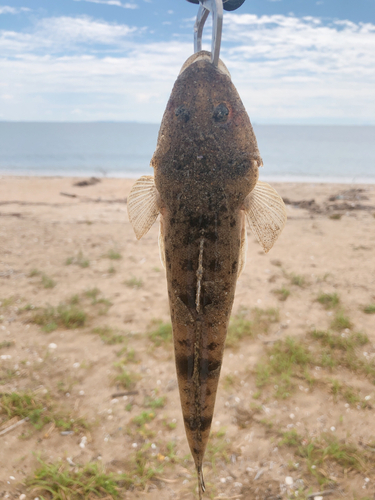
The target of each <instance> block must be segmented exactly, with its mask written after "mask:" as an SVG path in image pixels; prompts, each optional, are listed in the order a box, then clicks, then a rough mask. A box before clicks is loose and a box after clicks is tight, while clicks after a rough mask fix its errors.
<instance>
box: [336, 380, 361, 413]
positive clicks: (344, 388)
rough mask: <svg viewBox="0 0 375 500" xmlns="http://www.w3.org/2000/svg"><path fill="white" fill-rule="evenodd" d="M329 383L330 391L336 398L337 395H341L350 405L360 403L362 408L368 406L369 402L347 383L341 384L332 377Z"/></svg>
mask: <svg viewBox="0 0 375 500" xmlns="http://www.w3.org/2000/svg"><path fill="white" fill-rule="evenodd" d="M330 383H331V387H330V390H331V393H332V394H333V396H334V397H335V398H336V397H337V396H341V397H342V398H343V399H345V401H346V402H347V403H349V404H351V405H353V406H354V405H355V406H358V405H360V406H361V407H362V408H367V407H369V406H370V405H369V403H368V402H367V401H365V400H364V399H363V398H362V397H361V396H360V394H359V392H358V391H357V390H355V389H354V388H353V387H350V386H349V385H347V384H342V383H341V382H339V381H338V380H335V379H332V380H331V381H330Z"/></svg>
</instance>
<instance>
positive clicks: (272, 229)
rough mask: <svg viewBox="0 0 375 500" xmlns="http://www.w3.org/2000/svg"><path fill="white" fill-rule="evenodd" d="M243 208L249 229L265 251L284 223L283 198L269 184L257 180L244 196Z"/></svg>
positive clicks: (270, 245) (274, 239)
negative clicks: (249, 191)
mask: <svg viewBox="0 0 375 500" xmlns="http://www.w3.org/2000/svg"><path fill="white" fill-rule="evenodd" d="M244 209H245V214H246V218H247V221H248V223H249V226H250V229H251V231H252V232H253V233H254V234H255V236H256V237H257V240H258V241H259V243H260V244H261V245H262V247H263V250H264V251H265V252H266V253H267V252H268V251H269V250H270V249H271V248H272V246H273V244H274V243H275V241H276V240H277V238H278V237H279V234H280V233H281V231H282V230H283V228H284V226H285V223H286V218H287V216H286V210H285V205H284V202H283V200H282V199H281V197H280V196H279V195H278V194H277V192H276V191H275V190H274V189H273V188H272V187H271V186H270V185H269V184H267V183H266V182H257V184H256V186H255V188H254V189H253V190H252V191H251V193H250V194H249V195H248V196H247V197H246V198H245V203H244Z"/></svg>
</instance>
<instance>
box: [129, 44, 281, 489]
mask: <svg viewBox="0 0 375 500" xmlns="http://www.w3.org/2000/svg"><path fill="white" fill-rule="evenodd" d="M261 165H262V159H261V157H260V154H259V151H258V146H257V141H256V138H255V135H254V132H253V128H252V126H251V123H250V120H249V117H248V115H247V113H246V110H245V108H244V105H243V104H242V101H241V99H240V97H239V95H238V93H237V90H236V89H235V87H234V85H233V83H232V82H231V77H230V74H229V72H228V70H227V68H226V67H225V66H224V64H223V63H222V61H220V62H219V65H218V67H215V66H214V65H213V64H211V54H210V53H208V52H205V51H202V52H199V53H197V54H194V55H193V56H191V57H190V58H189V59H188V60H187V61H186V63H185V64H184V66H183V67H182V69H181V72H180V75H179V77H178V79H177V81H176V83H175V85H174V87H173V90H172V94H171V96H170V99H169V102H168V104H167V108H166V111H165V113H164V117H163V120H162V123H161V127H160V131H159V137H158V142H157V148H156V151H155V153H154V156H153V158H152V160H151V166H152V167H153V168H154V173H155V176H154V177H152V176H143V177H141V178H140V179H139V180H138V181H137V182H136V183H135V185H134V186H133V188H132V190H131V193H130V196H129V199H128V211H129V218H130V221H131V223H132V226H133V228H134V231H135V234H136V237H137V238H138V239H140V238H141V237H142V236H143V235H144V234H145V233H146V232H147V231H148V230H149V229H150V227H151V226H152V224H153V223H154V222H155V221H156V219H157V217H158V216H159V214H160V233H159V247H160V255H161V259H162V261H163V263H164V267H165V269H166V275H167V283H168V296H169V304H170V313H171V320H172V326H173V341H174V352H175V361H176V369H177V376H178V385H179V391H180V399H181V406H182V413H183V419H184V423H185V430H186V435H187V439H188V442H189V446H190V450H191V453H192V455H193V458H194V461H195V466H196V469H197V473H198V481H199V492H200V493H199V494H200V497H201V494H202V493H201V491H204V489H205V487H204V481H203V472H202V462H203V456H204V453H205V449H206V445H207V441H208V436H209V433H210V428H211V422H212V417H213V411H214V406H215V399H216V391H217V386H218V381H219V375H220V368H221V363H222V359H223V351H224V344H225V338H226V334H227V328H228V323H229V318H230V314H231V310H232V304H233V299H234V294H235V288H236V282H237V278H238V276H239V274H240V272H241V270H242V268H243V266H244V263H245V256H246V234H247V233H246V224H245V221H246V219H247V221H248V224H249V227H250V230H251V232H252V233H253V234H254V235H255V236H256V238H257V239H258V241H259V243H260V244H261V245H262V247H263V249H264V250H265V251H266V252H267V251H268V250H269V249H270V248H271V247H272V245H273V244H274V242H275V241H276V239H277V237H278V236H279V234H280V232H281V231H282V229H283V227H284V225H285V222H286V211H285V207H284V203H283V201H282V199H281V198H280V196H279V195H278V194H277V193H276V191H275V190H274V189H273V188H272V187H270V186H269V185H268V184H266V183H264V182H258V168H259V167H260V166H261Z"/></svg>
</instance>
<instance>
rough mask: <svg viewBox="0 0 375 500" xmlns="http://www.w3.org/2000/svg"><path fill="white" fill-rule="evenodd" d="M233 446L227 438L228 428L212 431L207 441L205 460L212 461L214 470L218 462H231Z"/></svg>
mask: <svg viewBox="0 0 375 500" xmlns="http://www.w3.org/2000/svg"><path fill="white" fill-rule="evenodd" d="M231 454H232V448H231V444H230V440H229V439H227V438H226V429H225V428H221V429H219V430H218V431H216V432H215V431H211V433H210V438H209V440H208V443H207V449H206V454H205V461H207V462H210V463H211V465H212V468H213V470H214V471H216V462H217V461H224V462H226V463H229V461H230V456H231Z"/></svg>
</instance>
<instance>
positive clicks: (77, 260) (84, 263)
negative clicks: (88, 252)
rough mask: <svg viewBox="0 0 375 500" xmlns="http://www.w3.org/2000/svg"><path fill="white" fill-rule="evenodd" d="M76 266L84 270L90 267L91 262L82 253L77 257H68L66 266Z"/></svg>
mask: <svg viewBox="0 0 375 500" xmlns="http://www.w3.org/2000/svg"><path fill="white" fill-rule="evenodd" d="M72 264H75V265H76V266H79V267H82V268H83V269H84V268H86V267H89V266H90V261H89V260H88V259H87V258H86V257H85V256H84V255H83V253H82V252H79V254H78V255H77V256H76V257H68V258H67V259H66V261H65V265H66V266H70V265H72Z"/></svg>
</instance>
